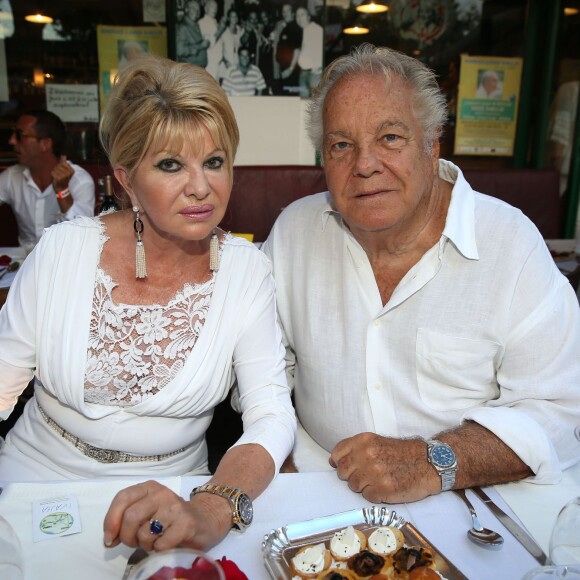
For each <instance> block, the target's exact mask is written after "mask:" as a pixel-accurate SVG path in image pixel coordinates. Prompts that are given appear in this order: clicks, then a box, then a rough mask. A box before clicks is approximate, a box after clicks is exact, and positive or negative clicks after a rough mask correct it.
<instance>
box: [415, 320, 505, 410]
mask: <svg viewBox="0 0 580 580" xmlns="http://www.w3.org/2000/svg"><path fill="white" fill-rule="evenodd" d="M500 352H501V345H500V344H498V343H495V342H493V341H490V340H479V339H471V338H460V337H457V336H449V335H446V334H442V333H440V332H435V331H433V330H429V329H427V328H419V330H418V331H417V357H416V364H417V385H418V388H419V395H420V396H421V399H422V401H423V402H424V403H425V405H427V406H428V407H430V408H431V409H433V410H435V411H445V410H457V409H468V408H470V407H476V406H479V405H481V404H483V403H485V402H486V401H489V400H491V399H495V398H497V397H498V396H499V389H498V385H497V380H496V370H495V368H496V360H497V358H498V357H499V354H500Z"/></svg>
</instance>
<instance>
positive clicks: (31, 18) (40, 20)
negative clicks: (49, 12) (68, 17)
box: [24, 12, 53, 24]
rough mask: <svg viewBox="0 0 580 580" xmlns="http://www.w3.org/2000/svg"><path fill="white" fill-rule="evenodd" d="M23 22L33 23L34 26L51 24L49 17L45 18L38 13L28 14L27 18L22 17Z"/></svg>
mask: <svg viewBox="0 0 580 580" xmlns="http://www.w3.org/2000/svg"><path fill="white" fill-rule="evenodd" d="M24 20H26V21H27V22H34V23H35V24H50V23H51V22H53V20H52V18H51V17H50V16H45V15H44V14H40V12H37V13H36V14H29V15H28V16H25V17H24Z"/></svg>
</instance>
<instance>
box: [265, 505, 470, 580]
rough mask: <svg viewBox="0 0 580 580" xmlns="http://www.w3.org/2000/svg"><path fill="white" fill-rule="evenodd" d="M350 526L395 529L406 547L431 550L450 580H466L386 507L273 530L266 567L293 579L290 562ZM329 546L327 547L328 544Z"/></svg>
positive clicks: (282, 579) (279, 577)
mask: <svg viewBox="0 0 580 580" xmlns="http://www.w3.org/2000/svg"><path fill="white" fill-rule="evenodd" d="M347 526H353V527H355V528H356V529H358V530H361V531H364V532H367V535H368V533H369V532H370V531H372V530H373V529H375V528H378V527H380V526H394V527H396V528H399V529H400V530H401V531H402V532H403V536H404V537H405V545H407V546H422V547H423V548H429V550H430V551H431V553H432V554H433V558H434V560H435V566H436V568H437V571H438V572H439V573H440V574H442V575H443V576H444V577H445V578H446V579H447V580H467V577H466V576H464V575H463V574H462V573H461V572H460V571H459V570H458V569H457V568H456V567H455V566H454V565H453V564H452V563H451V562H450V561H449V560H447V558H445V556H443V554H441V552H439V550H437V548H436V547H435V546H434V545H433V544H432V543H431V542H429V541H428V540H427V539H426V538H425V537H424V536H423V535H422V534H421V533H420V532H419V531H418V530H417V529H416V528H415V527H414V526H413V525H412V524H410V523H408V522H407V521H406V520H405V519H404V518H403V517H402V516H399V515H397V513H396V512H394V511H390V510H389V509H388V508H386V507H379V506H373V507H370V508H362V509H359V510H351V511H348V512H342V513H339V514H334V515H330V516H325V517H322V518H317V519H314V520H307V521H305V522H298V523H295V524H288V525H287V526H284V527H282V528H277V529H275V530H272V531H271V532H270V533H269V534H266V535H265V536H264V541H263V542H262V554H263V556H264V564H265V566H266V569H267V570H268V572H269V574H270V576H271V577H272V578H273V579H274V580H288V579H290V578H292V572H291V568H290V561H291V560H292V558H293V557H294V555H295V554H296V552H297V551H298V550H299V549H300V548H303V547H304V546H307V545H311V544H317V543H320V542H328V541H329V540H330V539H331V538H332V536H333V535H334V533H335V532H337V531H338V530H342V529H344V528H346V527H347ZM327 545H328V544H327Z"/></svg>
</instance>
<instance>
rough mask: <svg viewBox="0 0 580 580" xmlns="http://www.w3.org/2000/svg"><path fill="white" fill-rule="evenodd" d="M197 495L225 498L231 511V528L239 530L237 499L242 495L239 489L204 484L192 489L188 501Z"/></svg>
mask: <svg viewBox="0 0 580 580" xmlns="http://www.w3.org/2000/svg"><path fill="white" fill-rule="evenodd" d="M198 493H211V494H213V495H219V496H221V497H225V498H226V499H227V500H228V501H229V502H230V507H231V510H232V528H233V529H236V530H240V529H242V528H241V525H242V524H241V522H240V520H239V516H238V514H237V513H236V512H237V501H236V500H237V498H238V497H239V496H240V495H242V494H243V492H242V490H241V489H238V488H237V487H228V486H227V485H219V484H216V483H204V484H203V485H199V486H198V487H194V488H193V489H192V490H191V493H190V494H189V499H191V498H192V497H193V496H194V495H197V494H198Z"/></svg>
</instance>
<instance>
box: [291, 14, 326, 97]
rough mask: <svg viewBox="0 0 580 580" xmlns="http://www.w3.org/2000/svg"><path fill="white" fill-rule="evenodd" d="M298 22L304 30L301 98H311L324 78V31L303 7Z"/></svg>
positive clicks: (297, 18) (297, 15)
mask: <svg viewBox="0 0 580 580" xmlns="http://www.w3.org/2000/svg"><path fill="white" fill-rule="evenodd" d="M296 22H297V23H298V26H300V28H302V46H301V47H300V55H299V56H298V65H299V66H300V76H299V79H300V96H301V97H309V96H310V94H311V93H312V89H313V88H314V87H316V85H318V83H319V82H320V78H321V77H322V55H323V53H324V47H323V45H324V31H323V29H322V26H320V24H317V23H316V22H314V21H313V20H312V16H311V14H310V13H309V12H308V10H307V9H306V8H304V7H303V6H302V7H300V8H298V9H297V10H296Z"/></svg>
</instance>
